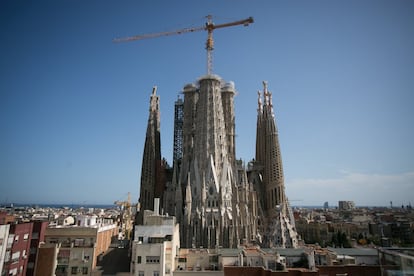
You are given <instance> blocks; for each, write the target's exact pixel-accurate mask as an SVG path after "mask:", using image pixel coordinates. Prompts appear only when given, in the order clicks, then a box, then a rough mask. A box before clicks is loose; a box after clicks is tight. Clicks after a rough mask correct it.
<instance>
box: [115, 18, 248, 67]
mask: <svg viewBox="0 0 414 276" xmlns="http://www.w3.org/2000/svg"><path fill="white" fill-rule="evenodd" d="M253 22H254V21H253V17H249V18H246V19H242V20H238V21H234V22H228V23H223V24H217V25H216V24H214V23H213V21H212V16H211V15H208V16H207V23H206V24H205V26H203V27H195V28H184V29H180V30H175V31H170V32H159V33H149V34H142V35H135V36H129V37H122V38H115V39H113V42H129V41H136V40H142V39H147V38H155V37H160V36H170V35H178V34H185V33H192V32H198V31H207V41H206V50H207V74H208V75H210V74H211V73H212V68H213V54H212V52H213V50H214V40H213V31H214V30H215V29H219V28H226V27H232V26H236V25H243V26H248V25H249V24H251V23H253Z"/></svg>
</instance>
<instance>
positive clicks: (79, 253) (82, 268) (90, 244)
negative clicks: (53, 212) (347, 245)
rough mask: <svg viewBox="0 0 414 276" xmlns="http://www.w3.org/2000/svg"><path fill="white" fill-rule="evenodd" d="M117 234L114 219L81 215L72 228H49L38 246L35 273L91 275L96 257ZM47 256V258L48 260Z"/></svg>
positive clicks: (106, 248) (61, 275)
mask: <svg viewBox="0 0 414 276" xmlns="http://www.w3.org/2000/svg"><path fill="white" fill-rule="evenodd" d="M117 235H118V227H117V225H116V223H115V222H114V221H113V220H107V219H102V218H98V217H96V216H88V215H80V216H77V218H76V224H75V225H71V226H61V225H57V226H49V227H48V228H47V229H46V231H45V242H44V244H41V245H40V247H39V252H38V257H37V260H36V267H35V271H36V272H35V274H36V275H46V274H42V273H45V271H52V272H54V274H55V275H56V276H65V275H91V273H92V270H93V269H95V267H96V262H97V257H98V256H99V255H100V254H102V253H104V252H105V251H106V250H108V248H109V246H110V244H111V241H112V238H113V237H116V236H117ZM46 256H47V257H46Z"/></svg>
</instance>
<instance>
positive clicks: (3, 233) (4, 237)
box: [0, 224, 10, 273]
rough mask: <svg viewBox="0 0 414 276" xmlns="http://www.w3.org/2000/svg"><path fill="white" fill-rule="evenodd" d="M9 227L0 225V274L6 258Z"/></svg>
mask: <svg viewBox="0 0 414 276" xmlns="http://www.w3.org/2000/svg"><path fill="white" fill-rule="evenodd" d="M9 229H10V225H8V224H5V225H0V273H1V272H2V271H3V264H4V261H5V258H6V249H7V243H8V237H9Z"/></svg>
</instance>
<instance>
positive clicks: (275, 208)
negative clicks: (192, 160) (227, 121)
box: [256, 82, 297, 247]
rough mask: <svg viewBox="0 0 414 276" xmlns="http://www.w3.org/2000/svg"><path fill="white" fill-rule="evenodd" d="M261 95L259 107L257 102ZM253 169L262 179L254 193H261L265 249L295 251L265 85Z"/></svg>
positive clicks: (273, 121)
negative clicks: (255, 169) (273, 248)
mask: <svg viewBox="0 0 414 276" xmlns="http://www.w3.org/2000/svg"><path fill="white" fill-rule="evenodd" d="M261 95H263V105H262V104H261V103H262V100H261ZM256 166H257V167H259V168H260V169H259V171H260V174H261V176H262V177H259V178H256V179H260V183H257V185H258V186H259V187H257V190H258V191H259V193H261V195H260V198H261V200H262V202H263V203H262V208H263V215H264V216H265V218H264V224H263V225H264V227H263V229H261V232H262V233H263V234H264V244H265V245H266V246H282V247H295V246H296V244H297V234H296V231H295V229H294V221H291V219H290V214H289V212H290V207H289V203H288V201H287V198H286V195H285V184H284V175H283V166H282V156H281V152H280V145H279V134H278V130H277V126H276V120H275V116H274V113H273V103H272V93H271V92H270V91H269V90H268V85H267V82H263V93H260V92H259V100H258V116H257V129H256Z"/></svg>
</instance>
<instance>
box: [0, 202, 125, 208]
mask: <svg viewBox="0 0 414 276" xmlns="http://www.w3.org/2000/svg"><path fill="white" fill-rule="evenodd" d="M0 207H9V208H10V207H15V208H16V207H17V208H22V207H37V208H47V207H49V208H71V209H80V208H95V209H112V208H117V205H115V204H100V203H96V204H94V203H0Z"/></svg>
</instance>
